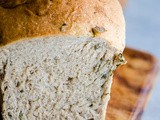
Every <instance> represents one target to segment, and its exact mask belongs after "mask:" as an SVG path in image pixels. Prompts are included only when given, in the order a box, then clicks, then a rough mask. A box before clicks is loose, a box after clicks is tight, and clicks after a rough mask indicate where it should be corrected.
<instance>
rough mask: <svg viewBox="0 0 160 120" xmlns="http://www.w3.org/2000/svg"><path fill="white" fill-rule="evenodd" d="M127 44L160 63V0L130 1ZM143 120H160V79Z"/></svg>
mask: <svg viewBox="0 0 160 120" xmlns="http://www.w3.org/2000/svg"><path fill="white" fill-rule="evenodd" d="M124 14H125V18H126V24H127V26H126V31H127V32H126V34H127V37H126V44H127V46H128V47H132V48H136V49H139V50H143V51H147V52H149V53H151V54H153V55H154V56H155V57H156V58H157V59H158V60H159V61H160V0H128V3H127V7H126V9H125V13H124ZM142 120H160V77H159V78H158V80H157V82H156V85H155V87H154V90H153V93H152V96H151V99H150V101H149V104H148V105H147V108H146V110H145V111H144V114H143V116H142Z"/></svg>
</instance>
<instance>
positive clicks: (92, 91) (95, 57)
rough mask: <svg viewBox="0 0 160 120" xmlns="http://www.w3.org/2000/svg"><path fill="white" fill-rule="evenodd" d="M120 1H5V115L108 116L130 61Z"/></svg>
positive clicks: (1, 70) (19, 118)
mask: <svg viewBox="0 0 160 120" xmlns="http://www.w3.org/2000/svg"><path fill="white" fill-rule="evenodd" d="M124 38H125V23H124V18H123V14H122V10H121V7H120V5H119V3H118V1H117V0H78V1H77V0H53V1H52V0H46V1H44V0H35V1H31V0H25V1H22V0H20V1H19V0H15V1H9V0H4V1H3V2H0V43H1V44H0V45H1V47H0V85H1V95H2V97H1V101H2V102H1V105H2V115H3V119H4V120H105V117H106V116H105V115H106V108H107V103H108V100H109V97H110V87H111V83H112V76H113V74H112V73H113V71H114V70H115V69H116V67H117V66H118V65H120V64H122V63H124V59H123V55H122V52H123V49H124V44H125V42H124Z"/></svg>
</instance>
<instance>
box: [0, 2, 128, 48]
mask: <svg viewBox="0 0 160 120" xmlns="http://www.w3.org/2000/svg"><path fill="white" fill-rule="evenodd" d="M48 35H55V36H61V35H62V36H64V35H75V36H88V37H99V38H103V39H104V40H106V41H108V42H109V43H110V44H111V45H112V46H114V47H115V48H117V49H118V50H120V51H123V49H124V47H125V22H124V17H123V13H122V9H121V6H120V4H119V2H118V0H34V1H33V0H23V1H22V0H14V1H10V0H4V1H3V2H0V44H1V46H2V45H6V44H8V43H11V42H13V41H16V40H20V39H23V38H30V37H38V36H48Z"/></svg>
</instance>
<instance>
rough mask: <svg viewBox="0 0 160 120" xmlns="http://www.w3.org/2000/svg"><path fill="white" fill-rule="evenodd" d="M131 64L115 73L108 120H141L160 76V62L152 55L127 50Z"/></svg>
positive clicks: (125, 54) (126, 55)
mask: <svg viewBox="0 0 160 120" xmlns="http://www.w3.org/2000/svg"><path fill="white" fill-rule="evenodd" d="M124 56H125V58H126V60H127V61H128V63H127V64H126V65H123V66H121V67H119V68H118V69H117V71H115V76H114V80H113V84H112V89H111V99H110V101H109V105H108V109H107V113H106V114H107V118H106V120H139V119H140V118H141V115H142V113H143V111H144V108H145V106H146V104H147V102H148V100H149V97H150V93H151V91H152V88H153V86H154V83H155V80H156V75H157V73H158V62H157V61H156V59H155V58H154V57H153V56H151V55H150V54H148V53H144V52H140V51H137V50H133V49H129V48H126V49H125V51H124Z"/></svg>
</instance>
